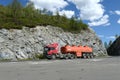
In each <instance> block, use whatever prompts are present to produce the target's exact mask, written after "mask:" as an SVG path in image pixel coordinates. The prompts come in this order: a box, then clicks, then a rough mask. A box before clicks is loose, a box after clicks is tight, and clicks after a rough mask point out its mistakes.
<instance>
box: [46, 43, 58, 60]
mask: <svg viewBox="0 0 120 80" xmlns="http://www.w3.org/2000/svg"><path fill="white" fill-rule="evenodd" d="M58 51H59V49H58V43H53V44H49V45H47V46H45V47H44V56H45V57H46V58H48V59H52V58H55V57H56V55H57V54H58Z"/></svg>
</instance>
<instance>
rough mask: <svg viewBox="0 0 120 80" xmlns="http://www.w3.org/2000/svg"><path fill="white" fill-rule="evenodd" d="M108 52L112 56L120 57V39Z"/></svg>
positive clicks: (119, 38)
mask: <svg viewBox="0 0 120 80" xmlns="http://www.w3.org/2000/svg"><path fill="white" fill-rule="evenodd" d="M107 51H108V55H110V56H120V37H118V38H117V39H116V40H115V41H114V42H113V44H112V45H111V46H110V47H109V48H108V49H107Z"/></svg>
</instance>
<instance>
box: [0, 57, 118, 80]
mask: <svg viewBox="0 0 120 80" xmlns="http://www.w3.org/2000/svg"><path fill="white" fill-rule="evenodd" d="M0 80H120V57H110V58H100V59H75V60H50V61H48V60H44V61H26V62H2V63H0Z"/></svg>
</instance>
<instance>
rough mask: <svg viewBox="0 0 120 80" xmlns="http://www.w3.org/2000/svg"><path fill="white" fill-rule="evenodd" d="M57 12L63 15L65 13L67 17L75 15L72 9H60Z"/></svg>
mask: <svg viewBox="0 0 120 80" xmlns="http://www.w3.org/2000/svg"><path fill="white" fill-rule="evenodd" d="M59 14H60V15H64V14H65V15H66V16H67V18H71V17H72V16H74V15H75V12H74V11H72V10H62V11H60V12H59Z"/></svg>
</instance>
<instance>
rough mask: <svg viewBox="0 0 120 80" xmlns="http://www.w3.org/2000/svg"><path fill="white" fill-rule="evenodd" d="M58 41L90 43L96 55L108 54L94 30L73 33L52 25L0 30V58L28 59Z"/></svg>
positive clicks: (62, 42)
mask: <svg viewBox="0 0 120 80" xmlns="http://www.w3.org/2000/svg"><path fill="white" fill-rule="evenodd" d="M54 42H57V43H59V44H60V46H63V45H66V42H68V43H69V44H70V45H73V44H74V45H88V46H90V47H92V48H93V51H94V54H95V55H97V56H98V55H106V49H105V48H104V46H103V44H102V42H101V40H100V39H99V38H98V37H97V36H96V34H95V33H94V31H93V30H91V29H88V30H84V31H81V32H80V33H77V34H73V33H70V32H64V31H63V30H62V29H61V28H58V27H52V26H46V27H45V26H37V27H36V28H28V27H23V29H22V30H16V29H10V30H6V29H1V30H0V59H12V60H16V59H27V58H32V57H33V56H34V55H35V54H42V53H43V46H44V45H46V44H50V43H54Z"/></svg>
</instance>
